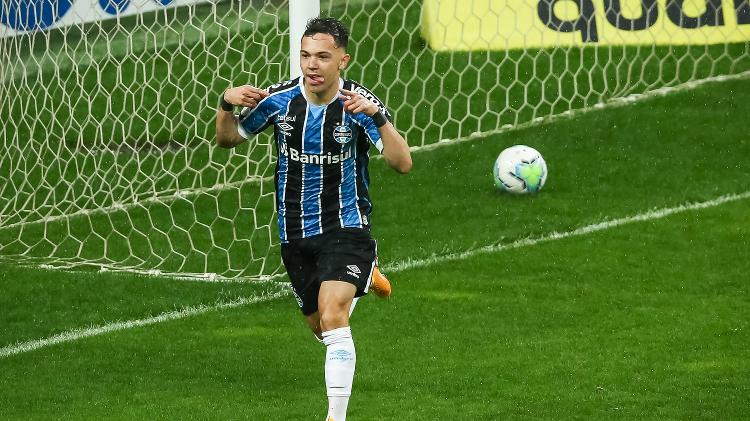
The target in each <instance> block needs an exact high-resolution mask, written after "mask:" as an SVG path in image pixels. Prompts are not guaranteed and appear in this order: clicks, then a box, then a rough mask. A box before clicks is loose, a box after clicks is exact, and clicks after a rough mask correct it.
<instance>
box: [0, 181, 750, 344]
mask: <svg viewBox="0 0 750 421" xmlns="http://www.w3.org/2000/svg"><path fill="white" fill-rule="evenodd" d="M747 198H750V192H745V193H742V194H732V195H725V196H721V197H718V198H716V199H714V200H709V201H706V202H700V203H690V204H685V205H680V206H676V207H673V208H667V209H659V210H653V211H648V212H644V213H640V214H637V215H633V216H630V217H627V218H619V219H614V220H605V221H602V222H599V223H597V224H591V225H587V226H584V227H581V228H578V229H575V230H573V231H568V232H561V233H559V232H553V233H550V234H548V235H545V236H542V237H538V238H528V239H523V240H518V241H514V242H513V243H510V244H496V245H488V246H484V247H479V248H476V249H472V250H467V251H465V252H463V253H451V254H446V255H438V256H434V257H432V258H429V259H422V260H405V261H403V262H397V263H394V264H392V265H387V266H385V267H384V270H385V271H390V272H401V271H405V270H408V269H415V268H424V267H427V266H430V265H435V264H439V263H445V262H449V261H456V260H464V259H469V258H471V257H473V256H476V255H478V254H488V253H497V252H501V251H505V250H511V249H516V248H521V247H529V246H534V245H537V244H540V243H544V242H550V241H555V240H561V239H565V238H569V237H576V236H581V235H586V234H591V233H594V232H598V231H603V230H607V229H612V228H615V227H619V226H621V225H625V224H632V223H634V222H645V221H651V220H655V219H662V218H665V217H667V216H670V215H674V214H676V213H680V212H686V211H693V210H700V209H707V208H712V207H716V206H720V205H722V204H725V203H729V202H734V201H738V200H743V199H747ZM278 285H279V289H278V291H276V292H272V293H266V294H262V295H260V296H256V297H246V298H240V299H237V300H233V301H230V302H223V303H218V304H216V305H211V306H206V305H200V306H197V307H186V308H183V309H181V310H178V311H173V312H168V313H162V314H160V315H158V316H155V317H149V318H146V319H136V320H128V321H124V322H114V323H108V324H104V325H100V326H96V327H91V328H81V329H73V330H70V331H67V332H63V333H60V334H57V335H54V336H51V337H49V338H43V339H37V340H32V341H26V342H22V343H18V344H16V345H12V346H6V347H3V348H0V358H4V357H9V356H12V355H16V354H21V353H25V352H30V351H34V350H37V349H40V348H45V347H48V346H52V345H56V344H60V343H64V342H72V341H76V340H79V339H84V338H88V337H91V336H98V335H103V334H107V333H111V332H116V331H119V330H125V329H133V328H137V327H142V326H148V325H152V324H157V323H164V322H168V321H171V320H176V319H183V318H186V317H192V316H197V315H201V314H204V313H207V312H211V311H221V310H227V309H232V308H236V307H240V306H244V305H249V304H256V303H259V302H265V301H270V300H274V299H277V298H281V297H286V296H289V295H290V290H289V289H288V288H286V287H284V286H283V285H285V284H282V283H279V284H278Z"/></svg>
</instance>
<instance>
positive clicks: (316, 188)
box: [216, 18, 412, 421]
mask: <svg viewBox="0 0 750 421" xmlns="http://www.w3.org/2000/svg"><path fill="white" fill-rule="evenodd" d="M348 39H349V31H348V29H347V28H346V27H345V26H344V25H343V24H342V23H341V22H340V21H338V20H336V19H332V18H314V19H311V20H310V21H309V22H308V24H307V27H306V28H305V32H304V34H303V36H302V45H301V48H300V67H301V69H302V76H301V77H298V78H296V79H293V80H289V81H285V82H281V83H277V84H275V85H272V86H271V87H269V88H268V89H267V90H263V89H259V88H256V87H253V86H248V85H244V86H239V87H234V88H230V89H227V90H226V91H225V92H224V93H223V94H222V95H221V98H220V103H221V105H220V108H219V110H218V111H217V115H216V141H217V144H218V145H219V146H221V147H225V148H232V147H234V146H237V145H239V144H240V143H242V142H244V141H245V140H246V139H248V138H249V137H250V136H251V135H253V134H257V133H260V132H262V131H263V130H265V129H266V128H267V127H269V126H273V128H274V138H275V142H276V150H277V154H278V161H277V164H276V175H275V182H276V209H277V212H278V224H279V234H280V236H281V256H282V260H283V262H284V266H285V267H286V270H287V273H288V274H289V278H290V279H291V283H292V290H293V292H294V295H295V297H296V299H297V303H298V304H299V306H300V308H301V310H302V313H303V314H304V315H305V317H306V320H307V323H308V325H309V326H310V329H312V331H313V333H314V334H315V335H316V336H317V337H318V339H319V340H321V342H323V344H325V346H326V360H325V382H326V390H327V394H328V415H327V418H326V419H327V420H330V421H345V420H346V409H347V406H348V403H349V396H350V395H351V388H352V381H353V378H354V368H355V361H356V354H355V349H354V342H353V340H352V333H351V329H350V327H349V316H350V315H351V311H352V310H353V309H354V305H355V303H356V300H357V298H358V297H361V296H363V295H365V294H366V293H367V292H368V290H370V289H372V290H373V291H374V292H375V293H376V294H378V295H381V296H388V295H390V290H391V287H390V283H389V282H388V280H387V279H385V277H383V276H382V274H380V273H379V271H378V269H377V266H376V253H377V250H376V243H375V241H374V240H373V239H372V238H371V236H370V211H371V210H372V205H371V203H370V198H369V195H368V186H369V183H370V180H369V173H368V159H369V158H368V152H369V149H370V145H374V146H375V148H377V149H378V150H379V151H380V152H382V154H383V158H384V159H385V162H386V163H387V165H388V166H390V167H391V168H393V169H394V170H396V171H397V172H399V173H404V174H405V173H407V172H409V170H410V169H411V166H412V161H411V155H410V153H409V147H408V145H407V143H406V141H405V140H404V138H403V137H402V136H401V135H400V134H399V133H398V132H397V131H396V129H395V128H394V127H393V124H392V123H391V122H390V120H391V118H390V114H389V113H388V111H387V109H386V107H385V105H384V104H383V103H382V101H380V100H379V99H378V98H377V97H376V96H375V95H373V93H372V92H370V91H369V90H368V89H367V88H365V87H363V86H362V85H360V84H358V83H356V82H354V81H351V80H345V79H342V78H341V71H342V70H344V69H345V68H346V66H347V64H348V63H349V61H350V60H351V57H350V56H349V54H347V53H346V47H347V43H348ZM235 106H242V107H244V108H243V109H242V111H241V112H240V114H239V116H235V115H234V112H233V111H234V107H235Z"/></svg>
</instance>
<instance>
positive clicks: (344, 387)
mask: <svg viewBox="0 0 750 421" xmlns="http://www.w3.org/2000/svg"><path fill="white" fill-rule="evenodd" d="M326 238H327V239H326V241H325V242H324V244H323V245H322V247H321V250H320V253H319V256H318V270H319V274H320V279H322V280H324V282H322V283H321V287H320V293H319V296H318V310H319V312H320V325H321V328H322V330H323V342H324V343H325V344H326V364H325V373H326V389H327V391H328V407H329V411H328V414H329V417H330V419H332V420H334V421H342V420H345V419H346V408H347V406H348V402H349V396H350V395H351V389H352V383H353V380H354V369H355V365H356V351H355V349H354V340H353V339H352V331H351V328H350V327H349V315H350V314H351V310H352V306H353V304H354V299H355V298H356V297H361V296H363V295H365V294H367V291H368V289H369V287H370V285H371V281H372V273H373V268H374V267H375V243H374V242H373V241H372V239H371V238H370V234H369V232H367V231H366V230H363V229H342V230H340V231H336V232H333V233H331V234H330V235H328V236H327V237H326Z"/></svg>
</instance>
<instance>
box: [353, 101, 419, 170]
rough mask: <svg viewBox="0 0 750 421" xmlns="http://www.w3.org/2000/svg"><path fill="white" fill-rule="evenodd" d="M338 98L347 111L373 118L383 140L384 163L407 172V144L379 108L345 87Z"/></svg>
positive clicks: (409, 164) (409, 160)
mask: <svg viewBox="0 0 750 421" xmlns="http://www.w3.org/2000/svg"><path fill="white" fill-rule="evenodd" d="M340 99H341V100H342V101H344V108H345V109H346V111H347V112H349V113H352V114H357V113H364V114H365V115H367V116H369V117H371V118H372V119H373V121H374V122H375V123H376V125H377V126H378V132H379V133H380V137H381V140H382V141H383V159H385V162H386V164H388V166H389V167H391V168H393V169H394V170H396V171H398V172H400V173H401V174H406V173H408V172H409V171H410V170H411V167H412V161H411V152H410V151H409V145H408V144H407V143H406V139H404V137H403V136H401V133H399V132H398V130H396V128H395V127H394V126H393V124H392V123H391V122H390V121H388V119H387V118H386V117H385V115H383V112H382V111H380V108H379V107H378V106H377V105H375V104H374V103H373V102H372V101H370V100H368V99H367V98H365V97H363V96H362V95H361V94H358V93H356V92H353V91H349V90H346V89H341V95H340ZM378 122H379V123H380V124H378Z"/></svg>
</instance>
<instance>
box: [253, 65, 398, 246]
mask: <svg viewBox="0 0 750 421" xmlns="http://www.w3.org/2000/svg"><path fill="white" fill-rule="evenodd" d="M302 83H303V79H302V78H296V79H293V80H289V81H286V82H281V83H277V84H275V85H272V86H271V87H269V88H268V92H269V94H270V95H269V96H268V97H266V98H264V99H263V100H262V101H260V102H259V103H258V105H257V106H256V107H254V108H252V109H244V110H242V112H241V113H240V117H239V125H238V131H239V133H240V135H241V136H242V137H244V138H246V139H247V138H248V137H249V136H250V135H251V134H257V133H260V132H262V131H263V130H265V129H266V128H267V127H269V126H271V125H273V129H274V139H275V143H276V151H277V155H278V160H277V163H276V174H275V182H276V210H277V212H278V223H279V236H280V237H281V241H282V242H288V241H289V240H295V239H300V238H307V237H312V236H314V235H318V234H322V233H324V232H328V231H330V230H332V229H336V228H339V227H342V228H366V229H369V225H370V220H369V215H370V212H372V204H371V203H370V196H369V194H368V187H369V182H370V180H369V172H368V167H367V166H368V162H369V156H368V153H369V149H370V144H372V145H374V146H375V147H376V148H377V149H378V151H380V152H382V150H383V143H382V140H381V137H380V132H379V131H378V129H377V127H376V125H375V122H374V121H373V120H372V118H370V117H369V116H367V115H366V114H364V113H357V114H350V113H347V112H346V111H344V103H343V101H341V100H340V99H338V97H337V98H335V99H334V100H333V101H332V102H330V103H329V104H325V105H315V104H312V103H310V102H308V101H307V99H306V98H305V90H304V87H303V85H302ZM339 83H340V86H341V87H342V88H344V89H347V90H351V91H354V92H357V93H360V94H361V95H362V96H364V97H365V98H368V99H370V100H371V101H373V102H374V103H376V104H377V105H378V106H379V107H380V109H381V111H382V112H383V114H385V116H386V117H387V118H388V119H389V120H390V119H391V117H390V114H389V113H388V111H387V110H386V107H385V106H384V104H383V103H382V102H381V101H380V100H379V99H378V98H377V97H376V96H375V95H373V93H372V92H370V90H368V89H367V88H365V87H363V86H361V85H359V84H357V83H356V82H353V81H350V80H341V81H340V82H339Z"/></svg>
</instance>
